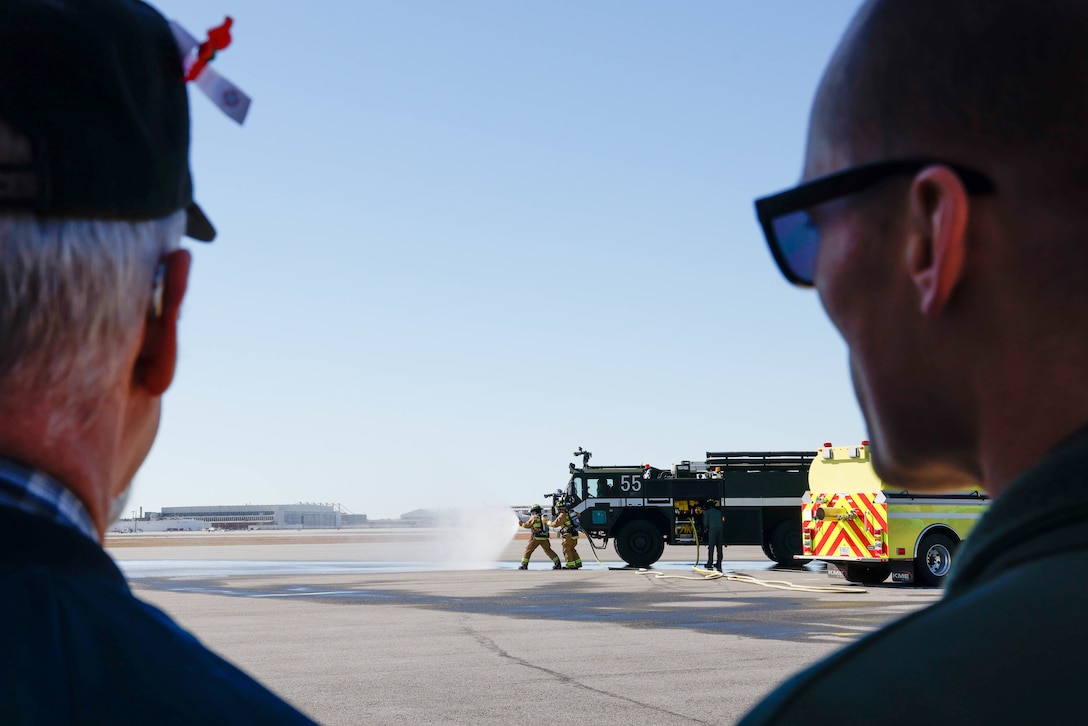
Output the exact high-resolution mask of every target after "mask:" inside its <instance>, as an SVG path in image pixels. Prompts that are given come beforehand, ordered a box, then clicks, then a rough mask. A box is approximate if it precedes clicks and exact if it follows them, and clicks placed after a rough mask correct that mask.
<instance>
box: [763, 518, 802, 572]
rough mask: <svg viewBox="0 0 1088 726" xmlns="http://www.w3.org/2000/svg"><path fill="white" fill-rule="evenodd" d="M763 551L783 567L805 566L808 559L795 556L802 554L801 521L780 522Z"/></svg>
mask: <svg viewBox="0 0 1088 726" xmlns="http://www.w3.org/2000/svg"><path fill="white" fill-rule="evenodd" d="M768 550H770V551H769V552H768ZM763 551H764V552H766V553H767V556H768V557H770V558H771V559H772V560H774V561H775V562H777V563H778V564H780V565H782V566H783V567H801V566H803V565H804V564H805V563H806V562H808V560H798V559H795V558H794V555H799V554H801V523H800V522H791V521H787V522H780V523H779V524H778V526H777V527H775V528H774V531H773V532H771V538H770V540H769V541H768V543H767V545H766V547H765V549H764V550H763Z"/></svg>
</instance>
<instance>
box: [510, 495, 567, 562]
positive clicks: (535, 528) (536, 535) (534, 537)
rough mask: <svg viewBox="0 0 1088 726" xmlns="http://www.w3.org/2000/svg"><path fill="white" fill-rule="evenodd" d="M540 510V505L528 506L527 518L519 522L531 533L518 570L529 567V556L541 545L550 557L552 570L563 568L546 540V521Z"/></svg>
mask: <svg viewBox="0 0 1088 726" xmlns="http://www.w3.org/2000/svg"><path fill="white" fill-rule="evenodd" d="M541 511H542V509H541V506H540V505H539V504H534V505H533V506H532V507H530V508H529V519H528V520H526V521H524V522H522V523H521V526H522V527H525V529H528V530H529V531H530V532H531V533H532V534H531V535H530V537H529V544H527V545H525V554H524V555H522V557H521V567H519V568H518V569H519V570H528V569H529V558H530V557H532V556H533V551H534V550H535V549H536V548H537V547H543V548H544V554H546V555H548V557H551V558H552V565H553V566H552V569H553V570H561V569H563V565H562V564H561V563H560V562H559V555H557V554H555V550H553V549H552V546H551V544H549V542H548V523H547V522H545V521H544V515H542V514H541Z"/></svg>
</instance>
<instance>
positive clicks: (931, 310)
mask: <svg viewBox="0 0 1088 726" xmlns="http://www.w3.org/2000/svg"><path fill="white" fill-rule="evenodd" d="M968 205H969V202H968V198H967V191H966V190H965V189H964V188H963V183H962V182H961V181H960V179H959V177H957V176H956V175H955V174H954V173H953V172H952V171H951V170H950V169H948V168H947V167H943V166H931V167H928V168H926V169H923V170H922V171H921V172H920V173H919V174H918V175H917V176H916V177H914V182H913V183H912V184H911V188H910V212H911V221H912V223H913V230H912V231H913V235H912V237H911V241H910V247H909V251H908V254H909V259H908V262H909V264H910V275H911V278H912V279H913V280H914V285H915V287H916V288H917V289H918V293H919V302H920V306H921V311H922V314H923V315H925V316H926V317H936V316H938V315H940V314H941V312H942V311H943V310H944V309H945V306H946V305H947V304H948V301H949V300H950V299H951V298H952V293H953V291H954V290H955V289H956V286H957V285H958V284H959V282H960V280H961V278H962V276H963V271H964V265H965V263H966V258H967V211H968Z"/></svg>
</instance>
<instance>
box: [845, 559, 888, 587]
mask: <svg viewBox="0 0 1088 726" xmlns="http://www.w3.org/2000/svg"><path fill="white" fill-rule="evenodd" d="M891 571H892V568H891V565H888V564H886V563H882V564H879V565H855V564H853V563H851V564H848V565H847V566H846V572H845V574H844V576H845V577H846V581H847V582H860V583H861V584H862V585H879V584H880V583H882V582H884V581H885V580H886V579H888V575H889V574H891Z"/></svg>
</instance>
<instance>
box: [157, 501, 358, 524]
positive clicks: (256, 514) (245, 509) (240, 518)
mask: <svg viewBox="0 0 1088 726" xmlns="http://www.w3.org/2000/svg"><path fill="white" fill-rule="evenodd" d="M160 516H161V517H162V518H163V519H196V520H200V521H203V522H207V523H208V526H209V527H211V528H213V529H339V528H340V527H341V525H342V517H343V515H342V514H341V512H340V508H339V507H338V506H337V505H335V504H239V505H230V506H210V507H163V508H162V513H161V515H160Z"/></svg>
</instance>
